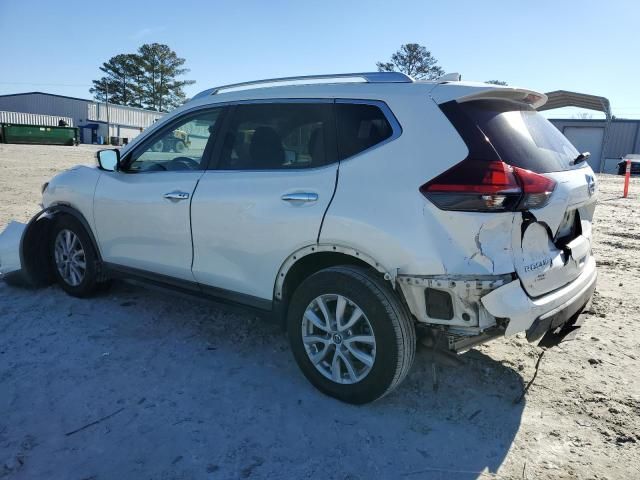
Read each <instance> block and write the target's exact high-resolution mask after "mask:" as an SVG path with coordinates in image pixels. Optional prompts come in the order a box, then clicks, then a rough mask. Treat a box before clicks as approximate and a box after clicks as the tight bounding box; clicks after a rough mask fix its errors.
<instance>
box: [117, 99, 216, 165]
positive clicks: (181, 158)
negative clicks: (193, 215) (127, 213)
mask: <svg viewBox="0 0 640 480" xmlns="http://www.w3.org/2000/svg"><path fill="white" fill-rule="evenodd" d="M221 111H222V109H220V108H218V109H215V110H207V111H206V112H199V113H196V114H191V115H188V116H186V117H185V118H184V120H183V121H181V122H178V123H174V124H173V125H172V126H171V127H170V128H169V129H168V130H166V129H165V130H163V131H162V132H160V133H158V134H157V135H155V136H154V137H153V138H152V139H151V140H150V142H148V143H145V146H144V147H142V148H140V149H137V150H136V151H134V152H133V155H132V157H131V160H130V162H129V163H128V166H127V167H126V168H125V170H126V171H127V172H131V173H137V172H153V171H158V172H162V171H168V170H169V171H174V170H202V169H203V168H204V167H205V163H206V158H205V155H206V152H208V150H207V145H212V144H213V140H214V136H215V133H216V126H217V125H218V123H219V118H220V113H221Z"/></svg>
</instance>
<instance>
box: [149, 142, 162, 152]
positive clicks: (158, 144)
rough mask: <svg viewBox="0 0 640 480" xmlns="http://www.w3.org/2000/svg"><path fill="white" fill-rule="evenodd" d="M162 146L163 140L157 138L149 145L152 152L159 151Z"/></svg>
mask: <svg viewBox="0 0 640 480" xmlns="http://www.w3.org/2000/svg"><path fill="white" fill-rule="evenodd" d="M163 148H164V142H163V141H162V140H158V141H157V142H156V143H154V144H153V145H151V151H152V152H161V151H162V149H163Z"/></svg>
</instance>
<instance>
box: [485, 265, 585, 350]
mask: <svg viewBox="0 0 640 480" xmlns="http://www.w3.org/2000/svg"><path fill="white" fill-rule="evenodd" d="M597 276H598V274H597V271H596V261H595V259H594V258H593V257H590V258H589V260H588V261H587V264H586V265H585V268H584V270H583V271H582V273H581V274H580V276H579V277H578V278H576V279H575V280H574V281H572V282H571V283H569V284H567V285H565V286H564V287H562V288H560V289H558V290H556V291H554V292H551V293H549V294H547V295H544V296H542V297H538V298H531V297H529V296H528V295H527V294H526V292H525V291H524V289H523V288H522V286H521V285H520V281H519V280H514V281H513V282H510V283H508V284H507V285H504V286H502V287H499V288H497V289H495V290H493V291H492V292H491V293H489V294H487V295H485V296H484V297H482V298H481V300H480V301H481V302H482V305H483V306H484V308H486V309H487V311H488V312H489V313H490V314H491V315H493V316H494V317H496V318H507V319H509V324H508V325H507V328H506V330H505V336H510V335H514V334H516V333H518V332H524V331H527V338H528V339H529V340H530V341H533V340H536V339H538V338H540V336H542V335H543V334H544V333H545V332H546V331H547V330H549V329H550V328H555V327H557V326H559V325H562V324H563V323H565V322H566V321H567V320H569V319H570V318H571V317H572V316H573V315H575V314H576V313H578V312H579V311H580V309H581V308H582V307H584V305H585V304H586V303H587V302H588V300H589V298H591V295H593V292H594V290H595V288H596V279H597Z"/></svg>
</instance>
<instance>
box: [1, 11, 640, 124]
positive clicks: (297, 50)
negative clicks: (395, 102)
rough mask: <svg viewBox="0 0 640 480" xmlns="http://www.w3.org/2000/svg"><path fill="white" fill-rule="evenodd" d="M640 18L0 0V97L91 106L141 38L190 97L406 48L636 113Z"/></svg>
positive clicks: (485, 75)
mask: <svg viewBox="0 0 640 480" xmlns="http://www.w3.org/2000/svg"><path fill="white" fill-rule="evenodd" d="M639 17H640V2H637V1H633V0H613V1H612V0H609V1H607V2H603V1H593V0H583V1H559V0H556V1H548V0H536V1H530V2H521V1H506V0H505V1H490V0H484V1H481V2H479V1H468V0H457V1H455V2H444V1H442V2H429V1H426V0H423V1H405V2H403V1H390V0H387V1H377V0H366V1H347V0H343V1H334V0H325V1H322V2H315V1H306V2H305V1H279V0H269V1H253V0H243V1H242V2H233V1H214V0H212V1H208V2H204V1H203V2H196V1H191V0H180V1H176V0H156V1H153V2H145V1H131V0H129V1H118V0H109V1H104V2H91V1H87V0H84V1H75V0H65V1H64V2H52V1H42V0H40V1H13V0H0V32H1V36H0V38H2V40H3V41H2V54H1V55H0V94H4V93H15V92H24V91H33V90H38V91H47V92H52V93H59V94H64V95H71V96H78V97H86V98H89V93H88V88H89V86H90V84H91V80H92V79H94V78H97V77H98V76H99V73H100V72H99V70H98V66H99V65H100V64H101V63H102V62H103V61H105V60H107V59H108V58H109V57H111V56H113V55H116V54H118V53H123V52H133V51H135V50H136V49H137V47H138V46H140V45H141V44H143V43H151V42H160V43H166V44H168V45H169V46H170V47H172V48H173V49H174V50H176V52H177V53H178V54H179V55H180V56H182V57H185V58H186V59H187V67H189V68H190V69H191V72H190V74H189V75H188V77H189V78H191V79H194V80H196V82H197V83H196V84H195V85H193V86H191V87H189V88H188V89H187V94H188V95H189V96H191V95H193V94H195V93H197V92H198V91H200V90H203V89H205V88H208V87H210V86H215V85H220V84H226V83H232V82H237V81H245V80H253V79H259V78H268V77H278V76H288V75H305V74H314V73H333V72H357V71H371V70H375V63H376V61H379V60H387V59H388V58H389V57H390V56H391V54H392V53H393V52H394V51H395V50H396V49H397V48H398V47H399V46H400V45H401V44H403V43H409V42H416V43H420V44H423V45H426V46H427V48H428V49H429V50H431V52H432V53H433V54H434V55H435V57H436V58H437V59H438V60H439V63H440V65H441V66H442V67H443V68H444V69H445V71H447V72H452V71H457V72H460V73H462V75H463V79H465V80H481V81H482V80H489V79H500V80H505V81H507V82H508V83H509V84H510V85H519V86H524V87H528V88H531V89H534V90H538V91H542V92H546V91H551V90H558V89H566V90H574V91H578V92H585V93H592V94H596V95H603V96H606V97H608V98H609V99H610V100H611V103H612V107H613V110H614V114H615V115H617V116H618V117H628V118H640V98H639V97H638V94H637V90H638V89H637V87H636V85H637V84H639V83H640V61H638V48H637V46H638V43H639V41H638V40H637V37H636V30H637V28H638V27H637V19H638V18H639ZM565 113H566V112H565ZM569 113H572V112H569ZM559 115H560V114H559V113H558V115H554V116H559ZM597 116H598V115H597V114H594V118H595V117H597Z"/></svg>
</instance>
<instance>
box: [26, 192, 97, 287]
mask: <svg viewBox="0 0 640 480" xmlns="http://www.w3.org/2000/svg"><path fill="white" fill-rule="evenodd" d="M61 215H69V216H71V217H73V218H75V219H76V220H77V221H78V222H80V224H81V225H82V227H83V228H84V229H85V231H86V232H87V235H88V236H89V238H90V239H91V243H92V244H93V247H94V250H95V252H96V255H97V258H98V267H99V266H100V265H101V264H102V256H101V254H100V249H99V248H98V243H97V242H96V239H95V236H94V235H93V231H92V230H91V227H90V226H89V222H87V219H86V218H85V217H84V215H82V213H80V212H79V211H78V210H77V209H75V208H73V207H71V206H70V205H65V204H56V205H51V206H50V207H47V208H45V209H44V210H41V211H40V212H38V213H37V214H36V215H34V216H33V218H31V220H30V221H29V223H28V224H27V226H26V227H25V229H24V232H23V233H22V238H21V239H20V265H21V269H22V276H23V278H24V279H25V280H26V282H27V283H28V284H30V285H32V286H34V287H44V286H46V285H50V284H51V283H53V272H52V270H51V262H50V259H49V255H48V252H49V237H50V234H51V228H52V227H53V224H54V222H55V220H56V218H58V217H60V216H61ZM100 271H101V269H100V268H98V272H100Z"/></svg>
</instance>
